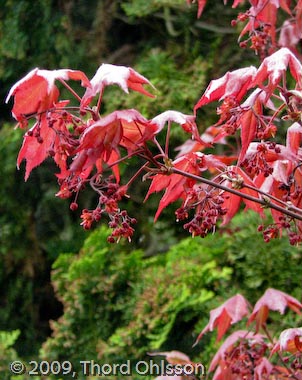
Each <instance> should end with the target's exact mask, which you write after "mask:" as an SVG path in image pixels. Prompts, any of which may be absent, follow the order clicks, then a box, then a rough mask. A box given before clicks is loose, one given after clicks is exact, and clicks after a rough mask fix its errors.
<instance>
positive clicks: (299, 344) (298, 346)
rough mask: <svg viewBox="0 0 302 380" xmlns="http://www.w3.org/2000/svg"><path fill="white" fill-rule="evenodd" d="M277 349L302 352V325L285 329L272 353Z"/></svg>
mask: <svg viewBox="0 0 302 380" xmlns="http://www.w3.org/2000/svg"><path fill="white" fill-rule="evenodd" d="M277 351H288V352H291V353H296V352H302V327H296V328H291V329H286V330H283V331H282V332H281V334H280V337H279V339H278V342H277V343H276V344H275V346H274V348H273V349H272V354H273V353H275V352H277Z"/></svg>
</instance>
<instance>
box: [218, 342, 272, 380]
mask: <svg viewBox="0 0 302 380" xmlns="http://www.w3.org/2000/svg"><path fill="white" fill-rule="evenodd" d="M267 348H268V346H267V345H266V344H265V343H253V342H249V341H247V340H241V341H240V342H239V344H238V345H237V346H235V347H233V348H232V349H231V350H228V351H226V353H225V357H224V360H223V363H224V366H225V368H226V367H227V368H228V369H229V373H230V378H233V376H234V375H235V376H236V378H238V379H245V380H254V379H255V368H257V366H259V365H260V364H261V361H262V359H263V358H264V357H265V354H266V351H267ZM234 378H235V377H234Z"/></svg>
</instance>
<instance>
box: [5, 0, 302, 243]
mask: <svg viewBox="0 0 302 380" xmlns="http://www.w3.org/2000/svg"><path fill="white" fill-rule="evenodd" d="M241 3H244V1H234V2H233V5H232V6H233V7H237V6H238V5H239V4H241ZM205 5H206V1H199V2H198V6H199V15H201V13H202V11H203V8H204V6H205ZM250 5H251V7H250V9H249V10H248V11H247V12H246V13H245V14H239V16H238V20H239V21H247V24H246V25H245V27H244V29H243V31H242V32H241V35H240V38H241V37H242V36H244V35H246V34H247V33H248V34H249V39H250V40H252V39H253V38H254V37H255V36H256V35H258V34H257V33H259V30H260V29H261V30H262V32H263V33H264V29H265V28H268V26H269V27H270V29H269V31H267V35H265V38H264V37H263V38H264V40H265V44H264V45H263V46H265V49H264V48H263V49H262V50H261V51H262V53H263V54H261V55H260V56H259V58H260V59H262V57H263V56H264V52H265V55H266V56H265V58H263V59H262V62H261V63H260V65H259V67H258V68H257V67H254V66H248V67H243V68H239V69H236V70H233V71H229V72H227V73H226V74H225V75H224V76H222V77H221V78H218V79H214V80H212V81H211V82H210V83H209V85H208V87H207V88H206V89H205V91H204V93H203V94H202V96H201V97H200V99H199V100H198V101H197V103H196V104H195V106H194V107H193V110H192V114H191V115H185V114H183V113H181V112H179V111H175V110H168V111H165V112H163V113H162V114H160V115H156V116H155V117H153V118H152V119H146V118H145V117H144V116H143V115H142V114H141V113H140V112H139V111H138V110H136V109H127V110H116V111H114V112H112V113H110V114H107V115H101V114H100V109H101V104H102V100H103V93H104V91H105V89H106V87H107V86H110V85H117V86H119V87H120V88H121V90H123V91H124V92H125V93H128V92H129V90H133V91H137V92H140V93H141V94H143V95H146V96H149V97H153V96H154V95H153V93H154V88H153V86H152V84H151V83H150V82H149V80H148V79H147V78H145V77H144V76H143V75H141V74H139V73H138V72H136V71H135V70H134V69H132V68H129V67H125V66H116V65H111V64H102V65H101V66H100V67H99V69H98V70H97V71H96V74H95V75H94V76H93V78H92V79H91V80H89V79H88V78H87V77H86V75H85V74H84V73H83V72H81V71H78V70H70V69H61V70H52V71H49V70H41V69H38V68H36V69H34V70H32V71H31V72H29V73H28V74H27V75H26V76H25V77H24V78H22V79H21V80H20V81H18V82H17V83H16V84H15V85H14V86H13V87H12V88H11V90H10V92H9V94H8V96H7V99H6V101H7V102H8V101H9V100H10V99H11V98H13V99H14V104H13V108H12V114H13V116H14V118H15V119H16V120H17V121H18V126H19V127H20V128H22V129H24V130H25V131H26V132H25V135H24V139H23V145H22V147H21V149H20V152H19V155H18V158H17V165H18V167H19V166H20V164H21V162H22V161H23V160H26V168H25V180H27V179H28V177H29V175H30V173H31V171H32V170H33V169H34V168H35V167H36V166H38V165H40V164H41V163H42V162H43V161H44V160H45V159H46V158H49V157H50V158H52V159H53V160H54V161H55V163H56V164H57V166H58V169H59V172H58V173H56V176H57V179H58V183H59V186H60V189H59V191H58V192H57V196H58V197H61V198H69V199H71V204H70V208H71V209H72V210H76V209H77V207H78V195H79V193H80V192H81V191H83V190H84V189H85V188H86V187H87V185H88V186H90V187H91V188H92V189H93V190H94V191H95V192H96V194H97V195H98V201H97V204H96V206H95V208H93V209H91V210H88V209H85V210H83V211H82V214H81V218H82V223H81V224H82V225H83V227H84V228H85V229H89V228H91V226H92V225H93V223H95V222H98V221H99V220H100V219H102V218H103V215H104V214H107V215H108V216H109V225H110V226H111V228H113V233H112V235H111V236H110V237H109V240H110V241H119V239H120V238H121V237H125V238H127V239H128V240H131V237H132V235H133V233H134V229H133V224H134V223H135V219H134V218H131V217H130V216H128V214H127V213H126V211H125V210H121V209H120V206H119V204H120V201H121V200H122V199H123V198H125V197H129V196H131V194H130V190H131V189H130V188H131V185H132V183H133V182H134V181H135V180H136V179H137V178H138V177H139V176H141V177H142V179H143V180H150V181H151V184H150V187H149V190H148V193H147V195H146V198H145V200H147V199H148V198H149V197H150V195H151V194H152V193H154V192H160V191H164V194H163V196H162V198H161V200H160V202H159V206H158V210H157V212H156V214H155V220H157V218H158V217H159V216H160V214H161V212H162V211H163V210H164V208H165V207H167V206H168V205H169V204H171V203H174V202H176V201H179V200H182V204H181V206H180V207H178V209H177V210H176V213H175V214H176V219H177V220H178V221H183V222H184V228H185V229H187V230H188V231H189V232H190V233H191V234H192V235H193V236H202V237H204V236H206V235H207V234H208V233H209V232H211V231H214V230H215V228H216V225H217V223H218V222H219V221H222V224H227V223H228V222H229V221H230V220H231V219H232V218H233V216H234V215H235V214H236V213H237V212H238V211H239V210H240V208H241V205H242V204H243V205H244V206H245V209H251V210H253V211H255V212H257V213H258V214H259V215H260V216H262V217H264V216H265V213H264V211H263V209H264V208H268V209H270V210H271V214H272V217H273V223H272V224H269V225H265V223H263V224H261V225H260V226H259V228H258V229H259V231H262V233H263V236H264V240H265V241H269V240H270V239H271V238H274V237H278V236H280V234H281V232H282V231H283V230H284V231H286V232H287V234H288V236H289V240H290V242H291V244H298V243H300V242H301V241H302V211H301V202H302V191H301V190H302V167H301V148H300V145H301V139H302V121H301V119H302V117H301V115H302V114H301V112H302V64H301V61H300V59H299V58H300V56H299V54H298V53H297V52H296V50H295V49H293V45H292V44H289V43H287V42H286V41H287V40H286V38H285V37H284V38H283V39H282V38H281V42H282V41H283V42H282V43H279V46H278V41H277V38H276V31H277V29H276V21H277V17H276V15H277V11H278V10H279V9H281V10H282V11H283V12H285V13H286V14H287V15H288V16H289V17H290V19H289V20H290V21H289V22H290V23H291V25H292V29H290V30H295V31H296V32H295V33H296V35H297V36H298V35H299V37H301V34H302V28H301V8H302V2H301V0H299V1H298V2H297V3H296V4H292V2H290V1H281V0H280V1H276V0H274V1H273V0H268V1H267V0H266V1H264V0H259V1H255V0H253V1H250ZM238 20H237V21H238ZM233 24H234V23H233ZM287 28H288V26H287ZM281 31H282V29H281ZM288 33H289V32H288ZM283 34H284V33H283ZM289 39H290V38H289ZM254 44H255V41H254ZM268 45H269V48H268ZM280 46H281V48H280ZM282 46H283V47H282ZM295 46H296V45H295ZM258 50H259V49H258ZM68 81H80V83H81V86H82V87H83V88H84V91H83V94H82V95H79V93H77V92H76V91H75V90H73V88H72V87H71V86H70V84H69V83H67V82H68ZM288 83H290V84H288ZM62 86H63V87H65V88H66V89H67V90H68V91H69V93H70V95H71V96H72V97H73V98H74V100H75V101H76V102H77V105H73V104H74V102H73V103H72V104H71V102H70V99H61V92H60V89H61V88H62ZM150 91H151V92H150ZM209 103H214V104H217V116H218V121H217V122H216V123H215V124H214V125H210V126H207V127H206V129H205V132H204V133H202V134H201V135H200V133H199V130H198V125H197V124H196V117H197V115H198V113H199V112H200V109H202V108H204V107H206V106H207V105H208V104H209ZM31 119H33V120H34V123H33V124H32V123H30V120H31ZM202 123H203V122H202ZM175 124H177V125H178V126H179V127H181V128H182V129H183V130H184V131H185V132H187V133H188V134H190V136H191V138H190V139H189V140H188V141H187V142H185V143H184V144H183V145H182V146H181V147H179V148H178V153H177V154H175V155H174V156H173V155H171V152H170V150H169V144H170V131H171V128H174V127H175ZM284 125H286V128H287V131H286V140H285V142H284V144H282V143H281V142H280V141H281V140H280V138H279V135H280V136H281V134H282V129H283V128H284ZM159 134H163V135H164V136H165V142H164V144H163V145H161V144H160V143H159V140H160V139H158V135H159ZM234 137H235V138H236V139H238V140H239V142H240V143H239V144H238V145H237V146H236V147H234V143H233V142H232V139H233V138H234ZM161 140H162V139H161ZM216 147H219V151H225V152H231V151H232V154H225V155H223V154H220V155H219V154H216V153H215V152H216V150H215V148H216ZM234 148H235V149H234ZM133 157H136V158H139V160H140V162H141V167H140V168H139V170H138V171H137V172H136V173H135V174H134V175H133V176H132V177H131V178H127V179H124V178H121V175H120V166H121V165H123V163H125V162H130V163H131V159H132V158H133ZM128 193H129V194H128Z"/></svg>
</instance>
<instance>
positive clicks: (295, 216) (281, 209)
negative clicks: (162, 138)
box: [170, 167, 302, 221]
mask: <svg viewBox="0 0 302 380" xmlns="http://www.w3.org/2000/svg"><path fill="white" fill-rule="evenodd" d="M170 173H175V174H180V175H182V176H185V177H187V178H192V179H194V180H196V181H200V182H202V183H205V184H206V185H209V186H213V187H216V188H217V189H220V190H223V191H226V192H228V193H231V194H234V195H237V196H238V197H240V198H244V199H247V200H249V201H251V202H255V203H258V204H260V205H262V206H263V207H265V208H272V209H274V210H276V211H279V212H281V213H282V214H285V215H287V216H290V217H291V218H293V219H297V220H300V221H302V215H299V214H297V213H295V212H293V211H291V210H290V209H289V207H290V206H288V205H286V207H281V206H279V205H277V204H275V203H272V202H270V201H267V200H266V199H265V200H264V199H260V198H256V197H253V196H252V195H249V194H245V193H241V192H240V191H238V190H236V189H233V188H230V187H227V186H224V185H222V184H221V183H217V182H214V181H211V180H210V179H207V178H204V177H200V176H198V175H195V174H191V173H187V172H185V171H183V170H180V169H177V168H175V167H172V168H170ZM253 190H256V191H258V189H253ZM258 192H259V191H258Z"/></svg>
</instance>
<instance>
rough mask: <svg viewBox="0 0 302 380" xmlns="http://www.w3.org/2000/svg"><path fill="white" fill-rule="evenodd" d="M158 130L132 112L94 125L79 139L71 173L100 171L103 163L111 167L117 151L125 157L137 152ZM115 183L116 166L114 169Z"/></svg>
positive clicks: (116, 115)
mask: <svg viewBox="0 0 302 380" xmlns="http://www.w3.org/2000/svg"><path fill="white" fill-rule="evenodd" d="M156 130H157V126H156V125H155V124H153V123H151V122H150V121H149V120H147V119H145V118H144V117H143V116H142V115H141V114H140V113H139V112H138V111H136V110H134V109H129V110H123V111H115V112H112V113H111V114H109V115H107V116H105V117H102V118H101V119H100V120H98V121H96V122H93V123H92V124H91V125H90V126H89V127H88V128H87V129H86V130H85V131H84V133H83V135H82V136H81V138H80V143H79V146H78V148H77V150H76V153H77V155H76V157H75V158H74V160H73V162H72V164H71V167H70V170H71V171H72V172H74V173H80V172H81V171H83V170H87V168H92V167H93V165H96V166H97V168H98V170H101V166H102V164H103V162H106V163H107V165H112V164H114V162H115V161H116V160H117V159H118V157H119V148H120V147H123V148H126V149H127V151H128V153H131V152H133V151H134V150H136V149H138V148H139V146H140V145H142V144H143V143H144V142H145V141H146V140H150V139H152V138H153V136H154V134H155V133H156ZM113 171H114V173H115V176H116V178H117V180H118V179H119V174H118V168H117V166H114V167H113Z"/></svg>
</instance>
